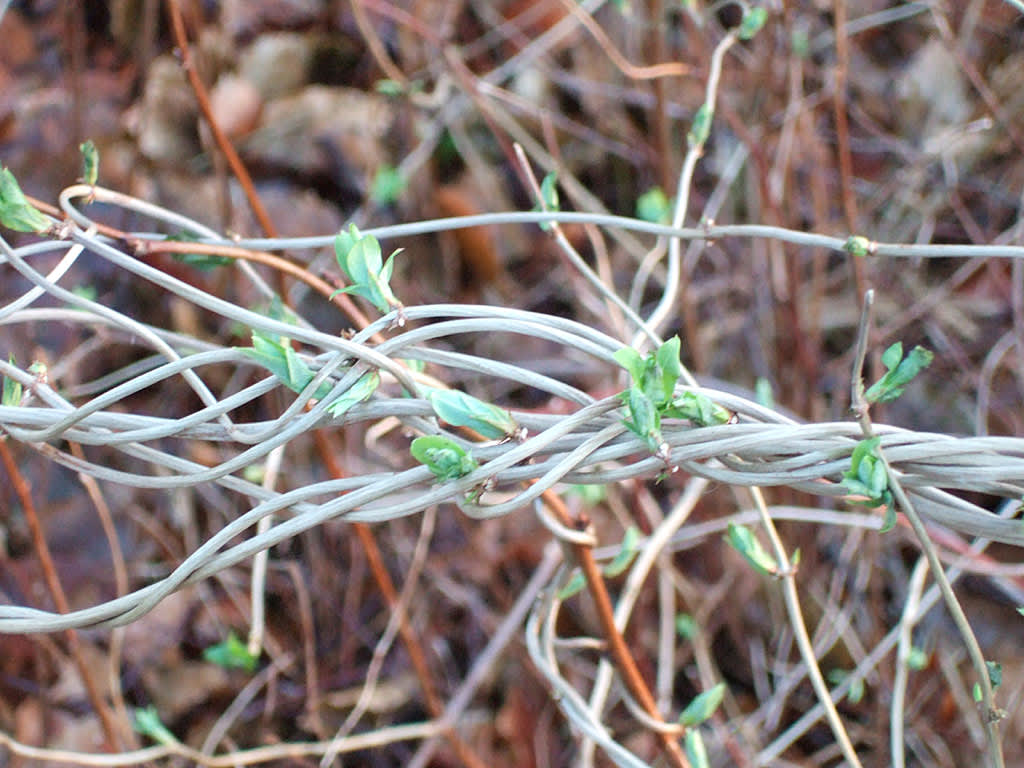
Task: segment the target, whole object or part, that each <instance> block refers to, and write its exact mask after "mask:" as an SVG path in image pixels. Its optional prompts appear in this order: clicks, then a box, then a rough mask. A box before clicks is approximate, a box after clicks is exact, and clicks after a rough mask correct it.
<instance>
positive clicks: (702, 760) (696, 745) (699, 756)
mask: <svg viewBox="0 0 1024 768" xmlns="http://www.w3.org/2000/svg"><path fill="white" fill-rule="evenodd" d="M686 757H687V759H689V761H690V765H691V766H692V768H709V766H710V763H709V762H708V751H707V749H706V748H705V747H704V737H703V736H701V735H700V731H698V730H697V729H696V728H691V729H690V730H688V731H687V732H686Z"/></svg>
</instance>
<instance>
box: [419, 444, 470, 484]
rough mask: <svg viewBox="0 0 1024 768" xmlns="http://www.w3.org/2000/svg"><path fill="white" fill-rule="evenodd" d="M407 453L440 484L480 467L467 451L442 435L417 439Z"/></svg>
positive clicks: (456, 478)
mask: <svg viewBox="0 0 1024 768" xmlns="http://www.w3.org/2000/svg"><path fill="white" fill-rule="evenodd" d="M409 452H410V453H411V454H412V457H413V458H414V459H416V461H418V462H419V463H420V464H423V465H424V466H426V467H427V469H429V470H430V471H431V473H433V475H434V477H435V478H437V479H438V480H439V481H440V482H442V483H443V482H444V481H445V480H458V479H459V478H460V477H462V476H464V475H468V474H469V473H470V472H472V471H473V470H475V469H476V468H477V467H479V466H480V464H479V462H477V460H476V459H474V458H473V455H472V454H471V453H470V452H469V451H467V450H466V449H465V448H463V447H462V446H461V445H459V444H458V443H456V442H455V441H454V440H452V439H451V438H450V437H445V436H444V435H424V436H422V437H417V438H416V439H415V440H413V441H412V445H410V446H409Z"/></svg>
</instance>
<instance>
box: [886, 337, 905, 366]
mask: <svg viewBox="0 0 1024 768" xmlns="http://www.w3.org/2000/svg"><path fill="white" fill-rule="evenodd" d="M902 359H903V342H902V341H897V342H896V343H895V344H892V345H890V347H889V348H888V349H887V350H885V352H883V353H882V365H884V366H885V370H887V371H891V370H892V369H893V368H895V367H896V366H897V365H899V364H900V360H902Z"/></svg>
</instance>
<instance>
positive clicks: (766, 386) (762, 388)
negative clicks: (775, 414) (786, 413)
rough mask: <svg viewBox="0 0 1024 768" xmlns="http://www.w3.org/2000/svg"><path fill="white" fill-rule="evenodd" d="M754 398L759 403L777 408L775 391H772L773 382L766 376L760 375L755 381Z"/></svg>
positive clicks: (766, 406)
mask: <svg viewBox="0 0 1024 768" xmlns="http://www.w3.org/2000/svg"><path fill="white" fill-rule="evenodd" d="M754 400H755V401H756V402H757V404H758V405H763V406H764V407H765V408H771V409H773V410H774V408H775V393H774V392H773V391H772V383H771V382H770V381H768V379H766V378H765V377H764V376H758V377H757V381H755V382H754Z"/></svg>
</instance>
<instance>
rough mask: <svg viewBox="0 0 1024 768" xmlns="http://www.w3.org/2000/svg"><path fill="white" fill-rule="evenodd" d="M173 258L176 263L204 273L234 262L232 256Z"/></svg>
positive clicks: (178, 256) (193, 254)
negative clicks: (178, 262)
mask: <svg viewBox="0 0 1024 768" xmlns="http://www.w3.org/2000/svg"><path fill="white" fill-rule="evenodd" d="M168 239H169V238H168ZM171 256H172V257H173V258H174V260H175V261H180V262H181V263H182V264H188V265H189V266H190V267H195V268H196V269H200V270H202V271H203V272H209V271H210V270H213V269H217V267H226V266H228V265H229V264H231V263H232V262H234V259H232V258H231V257H230V256H215V255H213V254H210V253H172V254H171Z"/></svg>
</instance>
